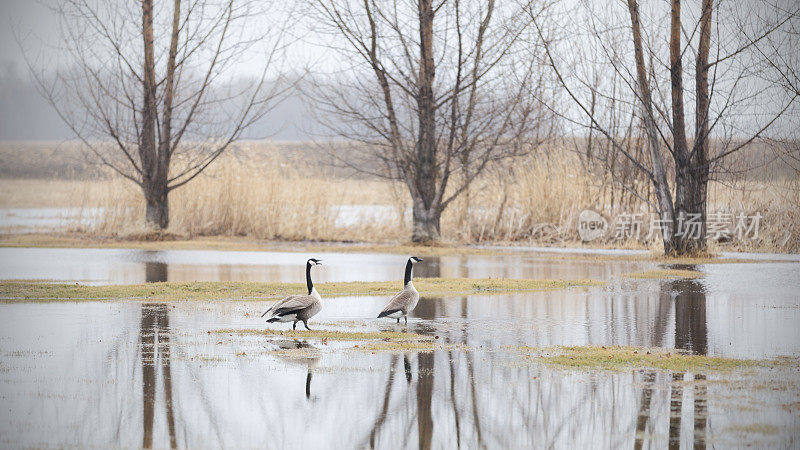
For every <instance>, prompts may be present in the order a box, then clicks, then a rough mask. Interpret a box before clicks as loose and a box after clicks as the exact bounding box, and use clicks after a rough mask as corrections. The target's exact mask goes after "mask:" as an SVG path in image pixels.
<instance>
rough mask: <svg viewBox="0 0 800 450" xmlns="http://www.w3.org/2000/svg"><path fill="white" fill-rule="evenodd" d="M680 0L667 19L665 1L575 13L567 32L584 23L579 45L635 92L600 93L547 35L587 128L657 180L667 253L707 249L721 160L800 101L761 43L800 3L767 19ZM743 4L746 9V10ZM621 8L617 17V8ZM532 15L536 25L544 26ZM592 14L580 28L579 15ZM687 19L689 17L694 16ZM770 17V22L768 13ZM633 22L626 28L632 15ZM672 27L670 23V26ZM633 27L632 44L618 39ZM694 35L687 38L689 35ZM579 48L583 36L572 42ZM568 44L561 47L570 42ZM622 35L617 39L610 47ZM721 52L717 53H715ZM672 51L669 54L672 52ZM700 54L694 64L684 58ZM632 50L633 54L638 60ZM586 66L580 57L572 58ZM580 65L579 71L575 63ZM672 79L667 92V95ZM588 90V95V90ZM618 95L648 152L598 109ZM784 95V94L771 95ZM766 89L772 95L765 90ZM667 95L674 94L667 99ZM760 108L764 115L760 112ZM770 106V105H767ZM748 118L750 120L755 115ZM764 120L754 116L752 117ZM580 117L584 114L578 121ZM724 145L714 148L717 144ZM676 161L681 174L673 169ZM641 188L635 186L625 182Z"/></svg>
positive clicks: (704, 0) (710, 0)
mask: <svg viewBox="0 0 800 450" xmlns="http://www.w3.org/2000/svg"><path fill="white" fill-rule="evenodd" d="M681 3H682V2H681V1H680V0H670V3H669V5H670V9H669V11H668V12H666V17H665V16H664V15H662V14H661V13H662V11H659V10H658V6H659V5H655V6H654V5H649V6H650V7H651V8H652V10H650V11H648V14H647V15H646V16H644V17H645V18H646V19H647V20H646V22H643V15H642V14H641V13H640V4H639V2H638V1H637V0H627V3H626V6H627V11H625V14H624V15H626V16H627V17H623V15H622V14H619V13H620V11H615V10H614V8H613V7H611V8H609V7H608V5H604V6H603V8H604V11H597V10H595V9H594V7H595V6H596V5H593V4H591V3H589V2H582V4H581V5H579V7H578V8H576V9H573V10H571V11H570V12H571V14H570V16H569V17H570V19H569V20H568V21H569V22H570V23H569V24H566V25H564V27H565V29H568V30H569V31H568V32H567V33H565V36H566V35H569V37H570V38H574V34H575V30H587V32H586V33H585V34H583V35H581V36H580V37H579V39H582V40H581V41H579V42H580V45H587V46H589V47H591V48H592V49H593V50H594V53H593V56H594V57H595V58H597V59H598V60H602V61H603V62H604V63H605V64H606V65H607V66H608V67H609V68H610V70H611V71H612V72H613V73H615V74H617V75H619V76H620V77H622V78H623V79H624V80H625V84H626V86H627V90H628V93H629V94H630V95H629V96H627V97H626V96H625V95H622V96H618V94H617V93H614V94H609V93H608V92H598V91H597V90H595V89H593V88H592V85H591V84H590V83H588V82H587V81H586V79H585V77H582V76H581V74H580V71H579V70H572V71H570V72H569V73H567V72H565V70H564V68H563V64H564V61H565V60H567V59H568V58H566V57H564V56H563V55H562V54H559V52H558V51H557V49H556V45H554V44H553V43H552V42H548V41H545V44H546V45H545V53H546V55H547V58H548V61H549V63H550V65H551V66H552V68H553V69H554V72H555V73H556V76H557V78H558V80H559V81H560V83H561V85H562V86H563V87H564V89H565V90H566V92H567V94H568V96H569V97H570V98H571V99H572V100H573V104H574V105H576V107H577V110H578V111H579V112H580V115H581V116H583V117H584V118H587V119H588V122H589V123H588V127H589V128H591V129H593V130H596V131H597V132H599V133H601V134H602V135H603V137H604V138H605V139H607V140H608V141H609V142H610V143H611V145H612V147H613V148H614V150H615V152H616V153H617V154H621V155H623V156H624V157H625V158H626V159H627V160H629V161H630V162H631V163H632V164H633V165H634V166H635V167H636V168H637V170H639V171H641V172H642V173H644V174H645V176H646V177H647V178H648V179H649V180H650V183H651V184H652V186H653V191H654V195H655V203H653V202H651V201H650V200H649V199H647V198H643V199H644V200H645V201H646V202H648V204H650V206H651V207H652V208H653V209H654V210H656V211H657V212H658V214H659V216H660V222H659V225H660V228H661V234H662V242H663V245H664V251H665V253H667V254H688V253H695V252H704V251H705V249H706V204H707V189H708V181H709V179H710V176H711V175H712V174H713V173H714V170H715V169H719V168H720V167H721V163H722V161H723V159H724V158H726V157H728V156H730V155H732V154H733V153H735V152H738V151H741V150H743V149H746V148H747V147H748V145H750V144H752V143H753V142H754V141H756V140H758V139H760V138H762V137H763V136H764V132H765V131H766V130H767V129H769V128H770V127H771V126H773V125H774V124H775V123H776V121H778V120H779V119H780V118H781V117H782V116H783V115H784V113H786V111H787V110H788V109H789V108H790V107H791V105H792V104H793V103H794V102H795V101H796V99H797V97H798V96H797V93H790V94H789V95H780V93H779V90H778V89H776V87H777V85H776V83H775V82H774V80H772V81H768V80H770V76H765V72H768V71H769V70H770V67H769V65H770V64H769V59H770V56H771V55H768V54H766V53H765V52H763V51H762V50H761V47H760V46H759V42H761V41H768V40H769V39H770V37H772V36H774V35H776V34H778V33H782V32H784V29H785V28H786V27H787V26H788V24H789V23H790V22H791V18H792V17H796V15H797V10H798V9H797V6H796V5H791V4H789V5H788V6H786V5H784V6H785V7H778V6H775V5H773V6H774V7H775V9H774V11H775V12H776V14H774V15H772V16H770V17H769V19H764V18H763V17H759V18H758V19H759V20H749V21H748V19H742V18H743V17H745V16H746V15H747V14H748V11H744V10H743V8H745V7H742V6H740V5H737V4H736V3H732V2H727V3H726V2H721V1H718V2H715V1H714V0H701V1H700V2H695V3H697V4H694V3H693V4H692V5H690V9H689V10H688V11H682V10H681V6H682V5H681ZM737 8H740V9H737ZM615 12H616V13H617V14H616V15H614V13H615ZM536 14H538V12H537V13H535V14H531V16H532V17H533V19H534V23H535V25H536V27H537V29H541V27H542V24H541V22H540V21H539V20H537V19H536V17H535V16H536ZM574 17H583V18H585V19H584V22H583V23H581V25H580V26H577V27H576V25H575V24H574V22H571V21H572V20H574ZM687 19H688V20H687ZM762 19H763V20H762ZM742 20H744V21H747V22H748V25H749V26H751V27H754V28H755V29H757V30H758V31H757V32H756V33H755V36H750V37H748V36H747V35H746V34H744V33H741V32H740V30H737V29H736V27H735V24H739V25H741V23H742ZM626 21H627V23H628V24H629V26H626V25H625V22H626ZM665 22H666V23H669V27H668V28H667V27H665V28H663V29H662V28H661V24H663V23H665ZM620 30H622V31H621V32H623V33H629V35H628V39H627V45H626V44H622V45H619V42H620V41H619V40H618V39H616V40H613V39H610V38H609V37H610V36H618V33H619V32H620ZM684 38H685V39H686V43H685V45H684V43H683V42H682V40H683V39H684ZM567 41H568V42H569V45H571V46H575V45H576V42H575V40H574V39H573V40H565V41H564V42H567ZM564 42H561V45H564ZM611 42H616V43H617V45H610V44H611ZM712 49H713V50H714V54H713V59H712V58H711V56H712V55H711V51H712ZM664 53H668V55H667V57H664V55H663V54H664ZM692 54H693V55H694V64H693V66H692V67H691V69H685V68H684V66H683V61H684V59H686V58H687V55H692ZM631 55H632V57H631ZM572 63H573V64H576V65H580V64H581V62H580V61H573V62H572ZM573 69H574V68H573ZM687 72H689V73H693V75H694V88H693V89H690V88H687V86H685V85H684V83H683V78H684V75H685V74H686V73H687ZM665 86H668V87H669V89H668V93H667V92H665V91H666V89H664V87H665ZM587 92H588V94H587ZM598 95H599V96H604V97H608V96H610V95H614V96H618V97H617V98H619V99H620V101H619V102H618V103H617V105H619V106H621V105H627V107H630V108H631V109H632V110H633V111H636V114H637V115H638V117H639V126H640V127H641V128H642V129H643V131H644V135H645V136H646V142H647V147H648V152H646V155H647V157H646V158H645V157H642V155H644V154H641V155H637V154H634V153H632V152H630V151H629V147H628V146H626V145H625V143H624V142H623V140H622V139H620V136H618V135H616V134H614V132H613V130H612V129H611V128H610V127H609V126H608V124H607V123H603V119H602V116H601V115H600V114H598V113H596V112H595V109H594V108H592V107H591V103H590V101H587V99H586V97H589V99H591V98H593V96H598ZM770 95H777V97H773V98H769V100H768V101H766V99H765V97H768V96H770ZM762 96H763V97H762ZM667 97H668V99H667ZM687 97H689V98H692V97H693V98H694V107H693V108H692V109H691V110H690V111H691V112H692V113H693V115H694V132H693V133H692V134H688V133H687V124H686V109H687V108H686V105H685V103H684V102H685V99H686V98H687ZM756 110H758V111H759V113H758V114H754V111H756ZM765 110H766V112H763V111H765ZM747 117H749V118H747ZM753 117H755V119H753ZM575 122H576V123H577V122H578V120H576V121H575ZM712 142H713V143H715V145H714V146H713V151H712V145H711V143H712ZM670 166H671V167H672V169H673V170H674V175H673V176H670V175H669V173H668V170H669V168H670ZM626 187H627V188H629V189H632V188H633V187H632V186H626Z"/></svg>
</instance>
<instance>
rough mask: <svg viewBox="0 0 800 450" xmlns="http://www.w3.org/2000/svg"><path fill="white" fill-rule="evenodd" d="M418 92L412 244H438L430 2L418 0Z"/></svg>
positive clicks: (431, 13) (433, 70)
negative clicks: (417, 134) (417, 133)
mask: <svg viewBox="0 0 800 450" xmlns="http://www.w3.org/2000/svg"><path fill="white" fill-rule="evenodd" d="M418 6H419V42H420V46H419V50H420V54H419V58H420V64H419V93H418V94H417V118H418V120H419V137H418V138H417V145H416V153H417V158H416V160H415V161H414V164H415V165H416V170H415V171H414V174H413V175H412V176H413V180H412V183H413V184H414V186H412V187H411V198H412V199H413V200H414V214H413V228H412V233H411V240H412V241H414V242H427V241H438V240H439V237H440V228H439V219H440V217H441V212H440V211H439V209H440V205H439V204H436V203H437V202H435V197H436V187H437V180H436V178H437V177H436V175H437V174H436V172H437V171H436V104H435V102H436V100H435V98H434V96H433V80H434V77H435V75H436V69H435V67H434V64H433V14H434V12H433V1H432V0H419V4H418Z"/></svg>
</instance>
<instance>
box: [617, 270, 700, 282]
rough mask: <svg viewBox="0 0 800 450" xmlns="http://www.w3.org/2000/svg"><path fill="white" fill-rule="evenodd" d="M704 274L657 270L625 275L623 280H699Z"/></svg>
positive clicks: (688, 271)
mask: <svg viewBox="0 0 800 450" xmlns="http://www.w3.org/2000/svg"><path fill="white" fill-rule="evenodd" d="M703 275H704V274H703V272H698V271H696V270H685V269H657V270H648V271H645V272H636V273H627V274H625V275H623V277H625V278H650V279H658V280H663V279H678V278H700V277H702V276H703Z"/></svg>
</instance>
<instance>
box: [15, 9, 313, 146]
mask: <svg viewBox="0 0 800 450" xmlns="http://www.w3.org/2000/svg"><path fill="white" fill-rule="evenodd" d="M54 3H55V2H54V1H53V0H0V20H2V23H0V141H16V140H64V139H71V138H73V137H74V136H73V135H72V133H71V132H70V130H69V129H68V128H67V127H66V125H64V123H63V122H62V121H61V119H60V118H59V117H58V115H56V113H55V111H53V109H52V108H51V107H50V105H48V104H47V102H45V100H44V99H43V98H42V97H41V95H40V94H39V93H38V92H37V90H36V88H35V87H34V85H33V83H32V82H31V79H30V75H29V71H28V68H27V65H26V62H25V58H24V55H23V51H22V50H21V49H20V45H19V44H18V42H17V41H18V40H17V36H19V38H20V40H21V42H22V47H23V48H25V49H26V51H29V52H43V53H45V54H46V52H47V47H48V45H52V44H55V43H57V42H58V37H59V36H58V17H57V16H56V14H54V13H53V12H52V11H51V10H50V9H49V8H48V7H47V5H52V4H54ZM295 47H297V48H296V50H295V55H297V54H298V52H303V51H304V52H306V53H308V52H313V48H312V46H309V45H302V44H301V45H300V46H295ZM304 57H305V56H304ZM297 64H301V63H299V62H298V63H297ZM252 68H253V65H250V66H248V64H246V63H245V64H242V65H240V66H239V67H238V68H237V72H238V73H239V74H248V73H249V72H251V70H249V69H252ZM310 126H311V125H310V124H309V123H308V121H307V120H305V119H304V114H303V105H302V102H301V101H300V99H299V98H297V97H295V98H290V99H288V100H287V101H285V102H284V103H282V104H281V105H279V106H278V107H277V108H276V109H275V110H274V111H273V112H272V113H270V115H269V117H265V118H264V119H263V120H262V121H261V122H260V123H257V124H255V125H254V126H253V127H252V129H251V130H250V131H251V132H250V133H249V134H248V135H247V137H251V138H261V137H272V138H273V139H276V140H298V139H303V138H306V137H308V133H307V131H306V130H308V129H309V128H310Z"/></svg>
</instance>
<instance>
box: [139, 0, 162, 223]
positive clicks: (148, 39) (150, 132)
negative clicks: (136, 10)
mask: <svg viewBox="0 0 800 450" xmlns="http://www.w3.org/2000/svg"><path fill="white" fill-rule="evenodd" d="M142 37H143V40H144V76H143V77H142V88H143V89H144V101H143V105H142V134H141V138H140V140H139V157H140V158H141V161H142V175H143V176H142V190H143V191H144V197H145V201H146V204H147V206H146V211H145V225H146V226H147V227H148V228H151V229H157V230H163V229H165V228H167V226H168V225H169V206H168V203H167V192H168V191H167V173H166V167H169V166H166V167H164V165H163V161H162V158H161V155H159V152H158V148H157V146H156V121H157V118H158V112H157V106H156V101H157V100H156V75H155V70H156V69H155V56H154V50H153V0H143V1H142Z"/></svg>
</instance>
